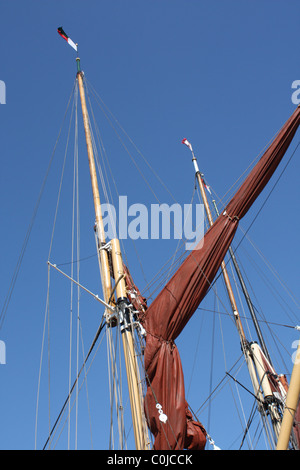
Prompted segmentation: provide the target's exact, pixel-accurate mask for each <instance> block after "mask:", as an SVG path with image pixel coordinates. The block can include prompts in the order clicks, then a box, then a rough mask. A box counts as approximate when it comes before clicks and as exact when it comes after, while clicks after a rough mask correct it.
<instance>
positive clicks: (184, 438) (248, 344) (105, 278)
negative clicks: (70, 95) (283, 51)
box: [44, 28, 300, 450]
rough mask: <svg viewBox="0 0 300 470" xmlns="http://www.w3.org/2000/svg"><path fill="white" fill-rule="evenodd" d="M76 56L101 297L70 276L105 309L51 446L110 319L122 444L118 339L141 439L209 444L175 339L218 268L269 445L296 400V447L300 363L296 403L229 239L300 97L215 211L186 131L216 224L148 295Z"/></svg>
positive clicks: (298, 120) (283, 147) (294, 120)
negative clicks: (135, 271)
mask: <svg viewBox="0 0 300 470" xmlns="http://www.w3.org/2000/svg"><path fill="white" fill-rule="evenodd" d="M58 32H59V34H60V35H61V36H62V37H63V38H64V39H65V40H67V42H68V43H69V44H70V45H71V46H72V47H73V48H74V49H75V50H76V51H77V52H78V47H77V46H78V45H77V44H75V43H73V41H72V40H71V39H70V38H69V37H68V36H67V35H66V33H64V31H63V30H62V28H59V29H58ZM76 62H77V74H76V81H75V93H77V94H78V92H79V97H80V103H81V110H82V118H83V126H84V132H85V139H86V149H87V155H88V163H89V170H90V180H91V186H92V194H93V203H94V211H95V225H94V234H95V243H96V251H97V257H98V262H99V269H100V278H101V284H102V296H103V299H100V298H99V297H98V295H95V294H93V293H92V292H91V291H89V290H88V289H86V288H85V287H84V286H83V285H82V284H81V283H80V282H79V276H78V277H77V281H76V280H75V279H74V272H73V268H72V271H71V275H70V276H68V277H69V279H70V280H71V285H73V284H75V285H77V287H78V299H79V297H80V294H79V291H80V289H85V290H87V291H88V293H89V294H92V296H93V297H94V299H96V300H97V301H99V302H100V303H101V305H102V307H104V308H105V312H104V314H103V316H102V318H101V322H100V325H99V328H98V330H97V331H96V334H95V336H94V339H93V341H92V343H91V346H90V348H89V350H88V353H87V355H86V356H85V359H84V362H83V365H82V367H81V368H80V369H79V368H78V369H77V373H76V378H75V381H73V383H72V381H71V380H69V392H68V394H67V397H66V400H65V402H64V404H63V407H62V409H61V412H60V413H59V415H58V418H57V419H56V420H55V421H54V423H53V424H52V423H51V425H50V426H49V433H48V437H47V438H46V439H45V444H44V448H48V447H50V445H53V436H54V435H55V432H56V427H57V425H58V424H59V421H60V420H61V417H62V416H63V413H64V412H65V411H66V410H67V409H68V407H69V413H70V411H71V410H70V402H71V397H72V394H73V392H74V390H75V389H76V387H78V383H79V378H80V376H81V374H82V373H85V374H86V372H85V366H86V364H87V361H88V359H89V358H90V356H91V352H92V351H93V349H94V347H95V345H96V344H97V341H98V340H99V337H100V335H101V333H102V331H104V329H105V330H106V335H107V338H108V343H107V344H108V356H109V358H110V372H109V374H110V378H109V383H110V387H111V397H112V400H113V401H115V405H116V406H115V413H116V415H117V422H118V424H117V429H118V435H119V445H120V447H121V448H124V444H125V442H124V441H125V431H124V421H123V419H124V417H123V405H122V404H121V405H120V403H119V401H118V400H119V399H120V400H121V391H120V390H121V389H120V387H119V382H120V380H121V378H120V377H119V375H118V374H117V372H116V349H117V347H121V344H122V351H123V354H124V363H125V370H126V376H127V384H128V393H129V402H130V409H131V417H132V427H133V433H134V442H135V447H136V449H138V450H147V449H151V448H153V449H155V450H168V449H172V450H181V449H189V450H202V449H204V448H205V447H206V445H207V441H209V442H213V440H212V438H211V437H210V435H209V434H208V432H207V430H206V427H205V423H202V422H200V421H199V419H198V418H197V416H196V414H195V413H194V412H193V411H192V409H191V407H190V406H189V404H188V401H187V399H186V392H185V381H184V373H183V367H182V363H181V357H180V354H179V350H178V348H177V345H176V343H175V341H177V339H178V338H179V336H180V334H181V333H182V331H183V329H184V328H185V326H186V325H187V324H188V322H189V321H190V320H191V318H192V317H193V315H194V313H195V312H196V311H197V309H198V308H199V305H200V304H201V302H202V300H203V299H204V298H205V296H206V295H207V293H208V292H209V291H211V290H213V287H214V283H215V279H216V277H219V276H220V275H222V276H223V277H224V281H225V286H226V292H227V295H228V297H229V303H230V306H231V308H232V318H233V319H234V322H235V327H236V329H237V332H238V337H239V341H240V346H241V350H242V354H243V357H244V360H245V363H246V365H247V369H248V372H249V376H250V381H251V384H252V387H253V389H252V394H253V397H254V399H255V407H256V408H257V409H258V411H259V413H260V416H261V420H262V423H263V426H264V429H265V433H266V436H267V440H268V443H269V446H270V448H275V447H276V445H277V441H278V440H279V438H280V439H281V435H282V429H283V425H282V422H283V416H284V415H285V413H286V410H287V412H288V415H289V417H290V416H291V409H293V410H294V414H295V417H294V414H293V416H292V421H291V422H290V423H289V425H288V426H287V429H288V427H289V426H290V430H288V431H287V433H288V439H287V445H286V447H287V446H289V448H291V449H299V443H300V432H299V410H298V408H297V406H296V405H297V404H298V400H299V372H297V371H298V369H297V367H295V370H296V372H295V374H294V377H293V389H294V387H296V392H294V397H293V398H292V402H291V405H289V406H287V405H286V402H287V399H288V398H287V396H288V394H289V386H288V383H287V380H286V377H285V376H284V375H281V373H280V372H278V371H276V370H275V368H274V366H273V364H272V359H271V355H270V353H269V351H268V349H267V346H266V342H265V340H264V337H263V333H262V331H261V328H260V325H259V321H258V319H257V317H256V312H255V309H254V306H253V302H252V300H251V297H250V295H249V292H248V290H247V286H246V282H245V279H244V278H243V276H242V272H241V269H240V268H239V265H238V262H237V259H236V256H235V251H234V249H233V248H232V242H233V240H234V237H235V234H236V232H237V229H238V226H239V223H240V220H241V219H242V218H243V217H244V216H246V214H247V212H248V210H249V209H250V207H251V206H252V204H254V202H255V200H256V199H257V197H258V196H259V194H260V193H261V192H262V191H263V189H264V188H265V186H266V185H267V183H268V181H269V180H270V178H271V176H272V175H273V173H274V172H275V171H276V169H277V167H278V165H279V164H280V162H281V160H282V158H283V157H284V155H285V153H286V151H287V149H288V148H289V145H290V144H291V142H292V140H293V137H294V135H295V133H296V131H297V129H298V126H299V124H300V107H297V108H296V109H295V111H294V112H293V114H292V115H291V117H290V118H289V119H288V120H287V121H286V123H285V124H284V126H283V127H282V128H281V130H280V131H279V132H278V134H277V135H276V137H275V138H274V140H273V141H272V142H271V144H270V145H269V147H268V148H267V150H266V151H265V152H264V153H263V155H262V156H261V158H260V160H259V161H258V162H257V163H256V165H255V166H254V167H253V169H252V170H251V172H250V173H249V174H248V176H247V177H246V179H245V180H244V182H243V183H242V185H241V186H240V188H239V189H238V190H237V191H236V193H235V194H234V195H233V196H232V198H231V200H230V201H229V202H228V203H227V204H226V206H225V207H223V208H222V209H221V210H220V213H219V209H218V207H217V204H216V201H215V200H214V199H212V204H213V205H214V210H215V214H216V217H215V220H214V217H213V215H212V211H211V206H210V203H209V201H208V198H207V196H206V191H207V190H208V191H209V194H210V196H211V191H210V189H211V187H210V186H208V185H207V184H206V182H205V181H204V178H203V176H204V175H203V174H202V173H201V172H200V171H199V168H198V164H197V160H196V157H195V154H194V151H193V148H192V146H191V144H190V143H189V142H188V141H187V139H184V141H183V143H184V144H186V145H187V146H188V147H189V148H190V150H191V152H192V161H193V163H194V168H195V176H196V181H197V184H198V187H199V189H200V193H201V197H202V200H203V204H204V207H205V211H206V214H207V218H208V222H209V228H208V230H207V232H206V233H205V235H204V238H203V240H201V242H200V243H199V244H198V245H197V246H196V247H195V248H194V249H193V250H192V251H191V252H190V253H189V254H188V255H187V256H186V258H185V259H184V260H183V261H182V263H181V265H180V266H179V267H177V270H176V271H175V272H174V273H172V276H171V277H170V279H168V281H167V282H166V284H165V285H164V286H163V287H162V289H161V291H160V292H159V293H158V295H156V297H155V299H154V300H152V302H151V303H150V305H148V302H147V301H146V299H145V297H144V296H143V295H142V294H141V292H140V290H139V287H138V286H137V285H136V283H135V281H134V279H133V276H132V274H131V272H130V268H129V265H128V264H127V260H126V259H125V257H124V253H123V251H122V246H121V243H120V240H119V239H118V238H117V237H114V238H112V239H110V240H107V239H106V233H105V226H104V222H103V207H102V201H101V198H100V191H99V186H98V178H97V164H96V160H95V140H96V139H95V137H94V134H93V132H92V126H91V120H92V118H91V115H89V113H88V110H87V101H88V100H87V98H86V96H87V93H86V91H87V83H86V79H85V76H84V73H83V71H82V70H81V65H80V58H79V56H78V55H77V58H76ZM88 99H89V98H88ZM76 106H77V105H76ZM76 123H77V115H76ZM76 125H77V124H76ZM76 152H77V151H76ZM100 171H101V170H100ZM77 172H78V167H77V168H75V166H74V175H75V174H76V173H77ZM101 175H102V173H101ZM102 176H103V175H102ZM102 176H101V178H102ZM77 191H78V189H77ZM74 207H75V202H74ZM115 232H116V230H115ZM51 243H52V241H51ZM227 252H229V254H230V256H231V259H232V261H233V264H234V267H235V269H236V273H237V277H238V279H239V281H240V283H241V288H242V291H243V294H244V295H245V299H246V303H247V306H248V308H249V312H250V316H251V318H252V320H253V323H254V328H255V331H256V334H257V342H254V341H249V340H248V339H247V336H246V333H245V330H244V327H243V322H242V318H241V315H240V313H239V308H238V306H237V302H236V299H235V296H234V293H233V289H232V286H231V282H230V276H229V274H228V264H227V262H226V261H225V257H226V254H227ZM49 255H50V253H49ZM79 257H80V254H79V253H78V259H79ZM72 266H73V264H72ZM50 269H56V270H57V271H60V273H61V274H65V273H64V272H63V271H62V270H60V269H59V268H58V267H57V266H56V265H55V264H54V263H52V262H50V259H49V260H48V272H50ZM218 273H220V274H218ZM45 318H46V317H45ZM45 325H46V323H45ZM114 331H117V332H118V334H119V338H120V339H118V340H116V339H113V338H112V335H113V332H114ZM118 341H120V344H118V346H117V342H118ZM295 377H296V379H295ZM295 384H296V385H295ZM297 387H298V389H297ZM297 390H298V391H297ZM77 393H78V388H77ZM295 401H296V405H295ZM111 406H112V405H111ZM269 421H270V422H269ZM112 432H113V431H111V434H110V443H111V444H110V445H113V444H112V440H113V438H112ZM285 439H286V438H285ZM152 441H153V442H152Z"/></svg>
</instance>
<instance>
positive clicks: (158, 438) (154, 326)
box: [141, 107, 300, 450]
mask: <svg viewBox="0 0 300 470" xmlns="http://www.w3.org/2000/svg"><path fill="white" fill-rule="evenodd" d="M299 124H300V107H297V109H296V110H295V111H294V113H293V114H292V116H291V117H290V118H289V119H288V121H287V122H286V123H285V124H284V126H283V127H282V129H281V131H280V132H279V133H278V135H277V136H276V138H275V139H274V141H273V142H272V144H271V145H270V146H269V148H268V149H267V151H266V152H265V153H264V155H263V156H262V157H261V159H260V160H259V162H258V163H257V164H256V166H255V167H254V168H253V170H252V171H251V173H250V174H249V175H248V177H247V178H246V180H245V181H244V183H243V184H242V186H241V187H240V188H239V190H238V191H237V192H236V194H235V196H234V197H233V198H232V199H231V201H230V202H229V204H228V205H227V207H226V211H224V213H223V214H221V215H220V216H219V217H218V219H217V220H216V222H215V223H214V225H213V226H212V227H211V228H210V229H209V230H208V232H207V233H206V234H205V236H204V243H203V246H202V245H201V243H202V242H200V244H199V245H198V247H201V246H202V247H201V248H200V249H197V247H196V249H195V250H193V251H192V252H191V253H190V254H189V256H188V257H187V258H186V259H185V261H184V262H183V264H182V265H181V266H180V268H179V269H178V271H177V272H176V273H175V274H174V276H173V277H172V278H171V280H170V281H169V282H168V283H167V285H166V286H165V287H164V288H163V289H162V291H161V292H160V294H159V295H158V296H157V298H156V299H155V300H154V301H153V303H152V304H151V305H150V307H148V309H147V310H146V312H145V314H143V315H141V321H142V323H143V325H144V328H145V329H146V332H147V341H146V349H145V368H146V374H147V379H148V389H147V394H146V397H145V413H146V416H147V420H148V424H149V427H150V430H151V432H152V433H153V435H154V437H155V442H154V448H155V449H158V450H162V449H184V448H188V449H203V448H204V446H205V442H206V432H205V430H204V428H203V427H202V426H201V425H200V423H198V422H196V421H193V419H192V416H191V414H190V412H189V410H188V405H187V403H186V400H185V390H184V379H183V371H182V366H181V361H180V356H179V352H178V349H177V347H176V345H175V344H174V340H175V339H176V338H177V336H178V335H179V334H180V332H181V331H182V330H183V328H184V326H185V325H186V323H187V322H188V320H189V319H190V318H191V316H192V315H193V313H194V312H195V310H196V309H197V307H198V306H199V304H200V302H201V300H202V299H203V298H204V297H205V295H206V293H207V290H208V289H209V287H210V285H211V283H212V281H213V279H214V277H215V275H216V274H217V271H218V269H219V267H220V265H221V262H222V260H223V259H224V257H225V254H226V252H227V250H228V247H229V245H230V244H231V242H232V239H233V237H234V234H235V232H236V229H237V226H238V222H239V220H240V219H241V218H242V217H243V216H244V215H245V214H246V212H247V211H248V209H249V208H250V207H251V205H252V203H253V202H254V201H255V199H256V198H257V197H258V195H259V194H260V192H261V191H262V190H263V188H264V187H265V185H266V184H267V182H268V181H269V179H270V178H271V176H272V174H273V173H274V171H275V170H276V168H277V166H278V164H279V163H280V161H281V159H282V157H283V155H284V153H285V151H286V150H287V148H288V146H289V144H290V142H291V140H292V139H293V136H294V134H295V132H296V130H297V128H298V126H299ZM157 404H159V405H160V406H161V408H157V407H156V405H157ZM159 411H160V412H161V413H163V414H165V415H167V417H168V420H167V422H165V423H164V422H162V421H161V420H160V419H159V417H160V416H161V413H159Z"/></svg>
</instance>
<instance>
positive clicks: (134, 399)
mask: <svg viewBox="0 0 300 470" xmlns="http://www.w3.org/2000/svg"><path fill="white" fill-rule="evenodd" d="M76 61H77V80H78V85H79V93H80V100H81V107H82V116H83V124H84V130H85V137H86V145H87V154H88V161H89V168H90V176H91V184H92V191H93V199H94V208H95V218H96V222H95V226H96V227H95V228H96V234H97V239H98V251H99V259H100V271H101V273H100V274H101V282H102V288H103V296H104V300H105V302H107V303H108V304H111V303H112V297H113V295H112V293H113V291H112V285H111V273H110V265H109V256H108V251H107V249H106V247H105V245H106V240H105V232H104V225H103V219H102V211H101V201H100V195H99V188H98V181H97V174H96V167H95V159H94V152H93V147H92V139H91V131H90V125H89V118H88V112H87V107H86V99H85V91H84V85H83V73H82V71H81V69H80V59H79V57H77V58H76ZM110 249H111V250H112V265H113V272H114V280H115V290H116V294H117V309H118V314H119V319H120V323H121V331H122V341H123V348H124V356H125V366H126V374H127V381H128V388H129V397H130V404H131V414H132V421H133V429H134V438H135V445H136V449H137V450H145V449H147V445H148V442H147V435H146V426H145V420H144V414H143V410H142V399H141V394H140V391H141V389H140V379H139V370H138V365H137V358H136V355H135V348H134V340H133V329H132V325H131V322H130V318H129V316H128V308H127V309H126V307H127V292H126V286H125V281H124V276H123V274H124V273H122V272H121V270H122V269H123V263H122V255H121V251H120V245H119V241H118V240H116V239H115V240H112V241H111V246H110Z"/></svg>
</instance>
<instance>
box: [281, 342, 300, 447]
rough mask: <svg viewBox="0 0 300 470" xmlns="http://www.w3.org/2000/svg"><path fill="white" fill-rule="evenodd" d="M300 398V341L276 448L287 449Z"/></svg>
mask: <svg viewBox="0 0 300 470" xmlns="http://www.w3.org/2000/svg"><path fill="white" fill-rule="evenodd" d="M299 399H300V341H299V342H298V348H297V353H296V358H295V363H294V367H293V371H292V376H291V381H290V386H289V389H288V393H287V397H286V402H285V410H284V413H283V418H282V422H281V428H280V433H279V437H278V441H277V446H276V450H287V448H288V444H289V440H290V436H291V431H292V427H293V422H294V416H295V413H296V409H297V406H298V404H299Z"/></svg>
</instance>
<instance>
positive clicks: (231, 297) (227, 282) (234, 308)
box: [193, 153, 246, 344]
mask: <svg viewBox="0 0 300 470" xmlns="http://www.w3.org/2000/svg"><path fill="white" fill-rule="evenodd" d="M193 163H194V166H195V170H196V177H197V181H198V184H199V188H200V192H201V197H202V200H203V204H204V207H205V211H206V214H207V218H208V221H209V225H210V227H211V226H212V225H213V223H214V222H213V218H212V215H211V211H210V207H209V204H208V201H207V197H206V193H205V189H204V185H203V181H202V178H201V174H200V171H199V168H198V165H197V160H196V158H195V155H194V153H193ZM221 268H222V273H223V277H224V281H225V285H226V289H227V292H228V296H229V300H230V304H231V308H232V311H233V314H234V318H235V322H236V326H237V329H238V332H239V334H240V337H241V341H242V344H244V343H245V342H246V336H245V332H244V328H243V325H242V322H241V318H240V315H239V311H238V308H237V305H236V301H235V297H234V294H233V290H232V287H231V283H230V279H229V276H228V272H227V268H226V264H225V261H222V264H221Z"/></svg>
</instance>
